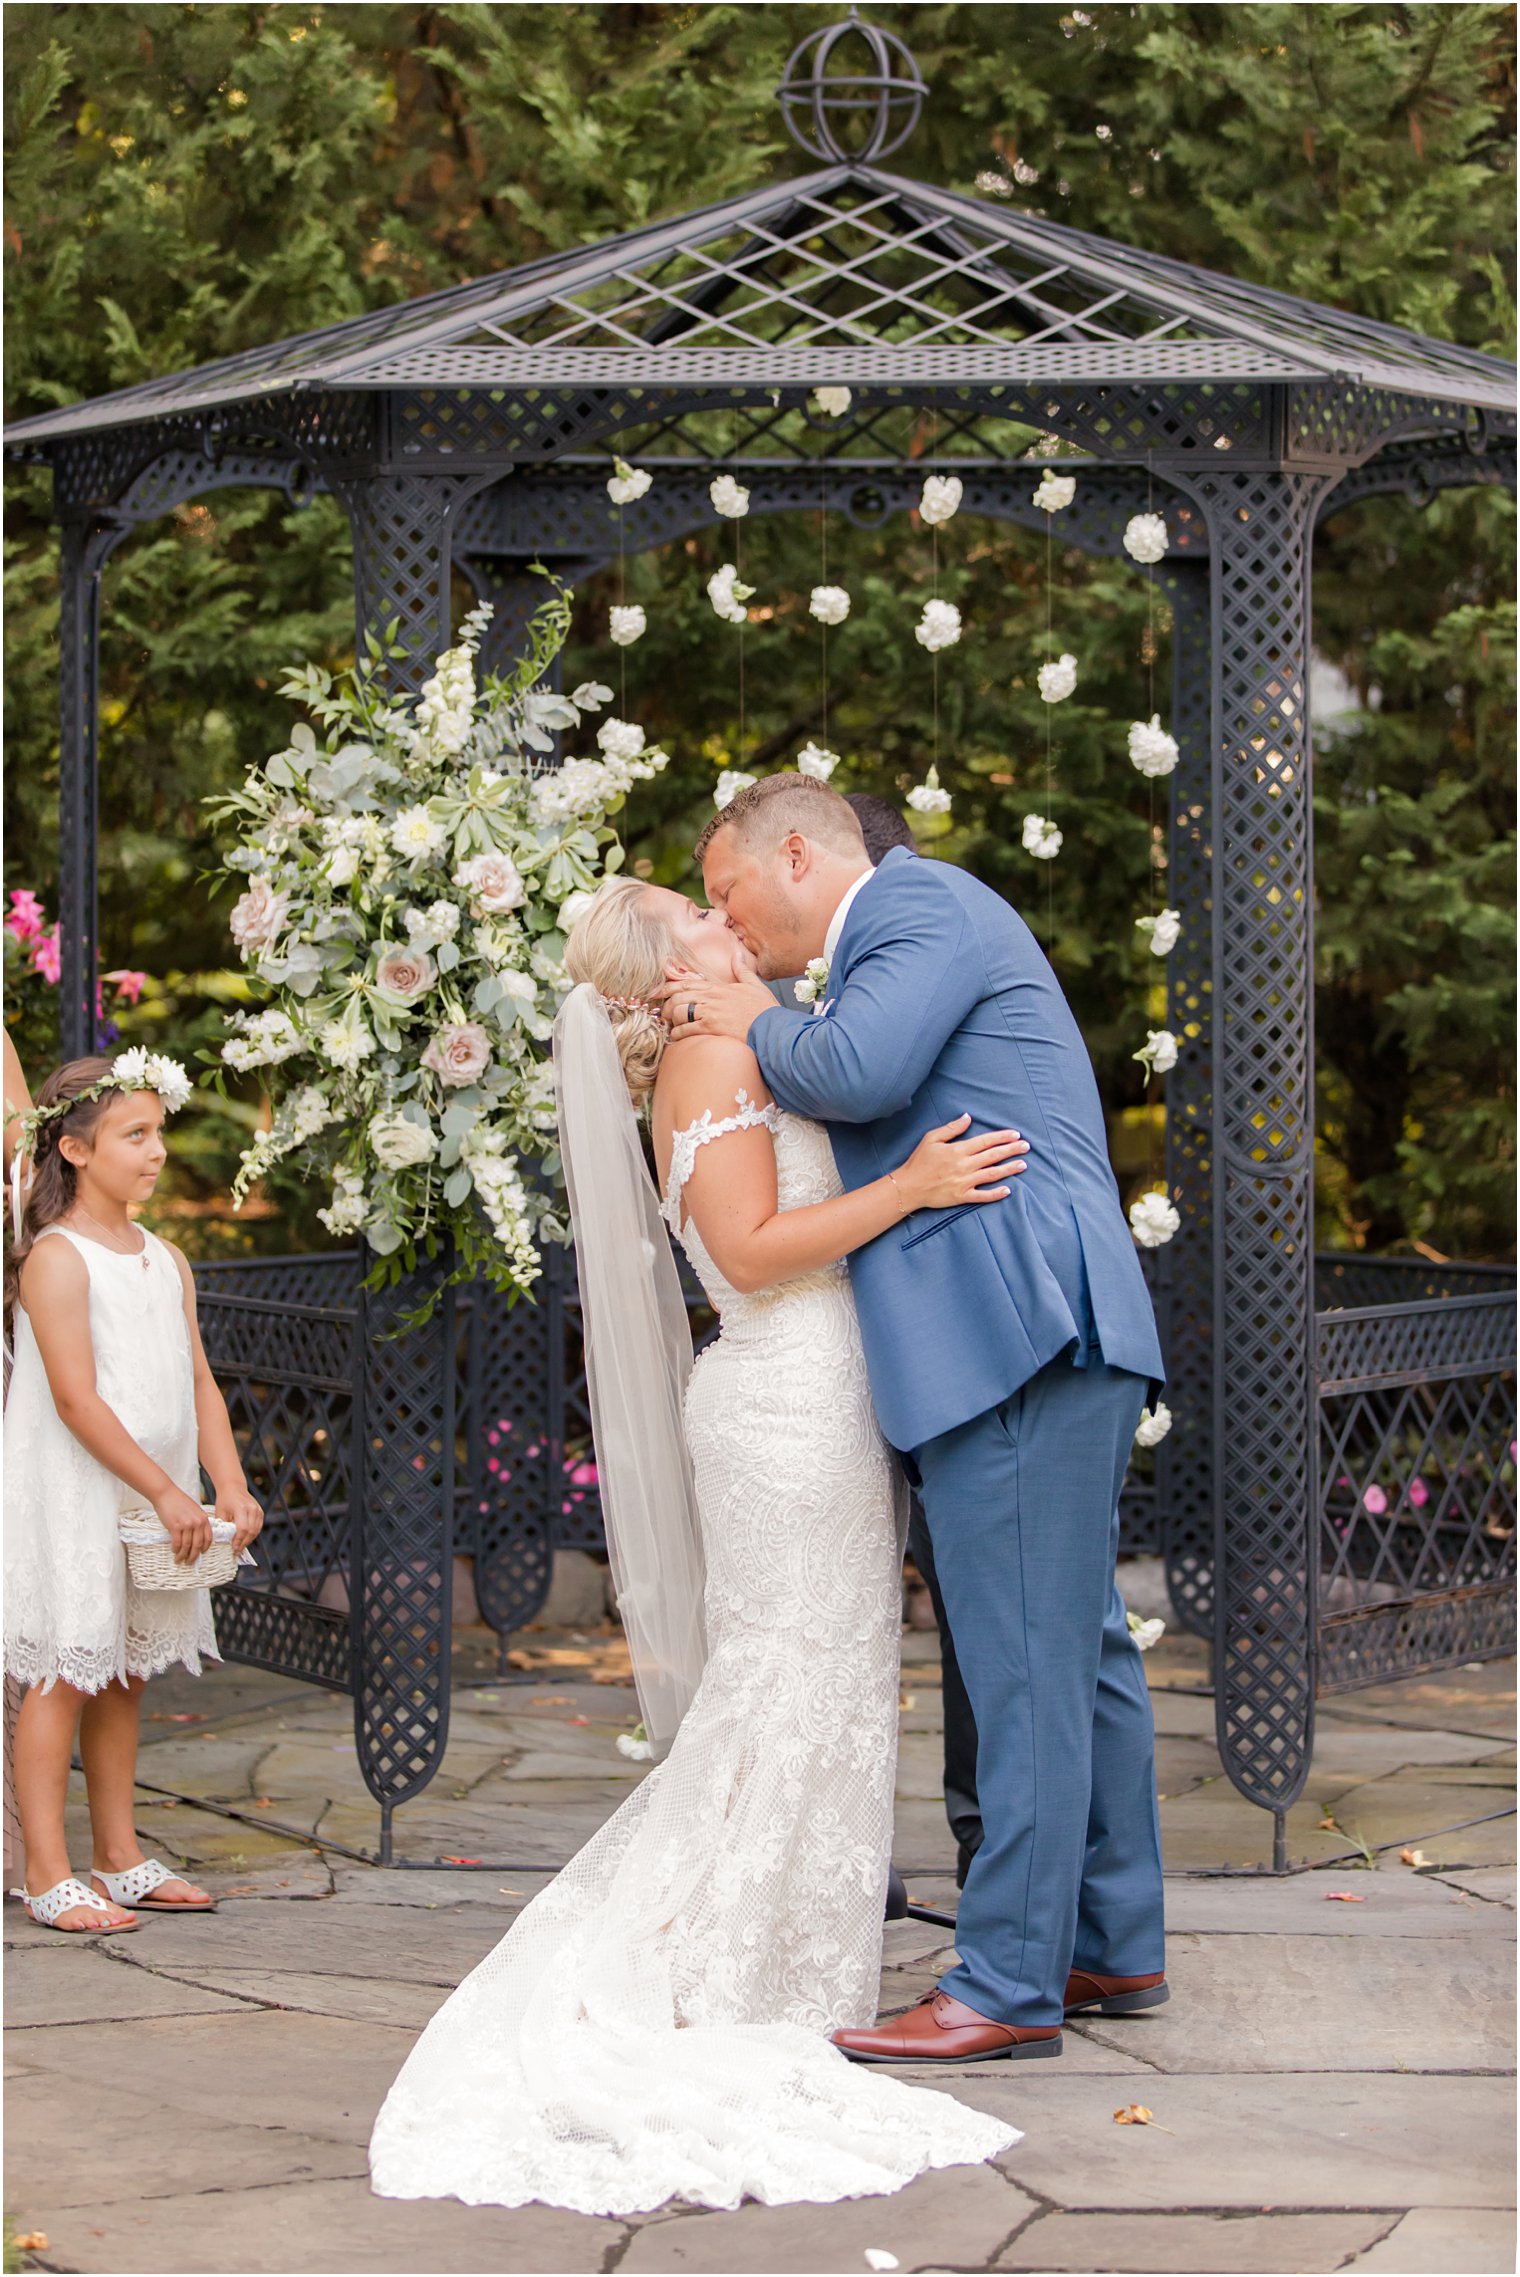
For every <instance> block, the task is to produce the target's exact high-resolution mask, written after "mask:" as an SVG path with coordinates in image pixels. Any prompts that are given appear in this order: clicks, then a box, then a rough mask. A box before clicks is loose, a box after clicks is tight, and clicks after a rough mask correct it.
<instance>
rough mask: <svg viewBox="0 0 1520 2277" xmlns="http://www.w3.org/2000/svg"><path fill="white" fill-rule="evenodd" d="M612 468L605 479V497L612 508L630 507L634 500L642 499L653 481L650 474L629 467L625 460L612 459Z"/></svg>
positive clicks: (640, 468) (640, 469) (643, 470)
mask: <svg viewBox="0 0 1520 2277" xmlns="http://www.w3.org/2000/svg"><path fill="white" fill-rule="evenodd" d="M612 467H613V471H612V473H611V474H610V475H609V476H608V477H607V496H608V497H609V498H610V499H611V500H612V503H613V505H614V506H631V505H632V504H633V502H634V500H635V499H636V498H642V497H643V495H644V493H645V491H646V490H647V489H648V488H649V486H650V484H651V483H652V482H653V481H654V476H653V475H652V474H649V473H646V471H645V469H644V468H643V467H641V466H640V467H632V466H630V465H629V464H628V462H627V460H626V459H614V460H613V462H612Z"/></svg>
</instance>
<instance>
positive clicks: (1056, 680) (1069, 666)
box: [1039, 655, 1077, 704]
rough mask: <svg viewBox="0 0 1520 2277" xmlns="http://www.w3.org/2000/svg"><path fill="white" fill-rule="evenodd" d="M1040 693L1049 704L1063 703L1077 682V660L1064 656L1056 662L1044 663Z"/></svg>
mask: <svg viewBox="0 0 1520 2277" xmlns="http://www.w3.org/2000/svg"><path fill="white" fill-rule="evenodd" d="M1039 680H1040V694H1041V695H1042V696H1043V697H1044V698H1045V701H1046V703H1047V704H1061V703H1064V702H1065V701H1066V698H1067V697H1068V696H1069V695H1070V694H1071V692H1072V690H1073V689H1074V688H1075V687H1076V684H1077V660H1076V658H1075V657H1074V656H1070V655H1067V656H1062V657H1059V658H1058V659H1057V661H1056V662H1055V663H1054V664H1042V665H1041V666H1040V672H1039Z"/></svg>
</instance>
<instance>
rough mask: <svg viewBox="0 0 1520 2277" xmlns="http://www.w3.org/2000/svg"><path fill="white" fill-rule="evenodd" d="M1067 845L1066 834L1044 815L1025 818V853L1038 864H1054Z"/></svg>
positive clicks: (1030, 815) (1027, 815) (1029, 815)
mask: <svg viewBox="0 0 1520 2277" xmlns="http://www.w3.org/2000/svg"><path fill="white" fill-rule="evenodd" d="M1064 843H1065V833H1064V832H1063V831H1060V830H1058V829H1057V828H1056V826H1055V824H1054V823H1053V822H1051V821H1050V820H1049V819H1048V817H1046V816H1045V815H1043V814H1026V815H1025V817H1024V851H1025V853H1026V854H1033V856H1034V858H1035V860H1036V861H1037V862H1053V861H1054V860H1055V858H1056V856H1057V854H1059V853H1060V851H1061V848H1062V845H1063V844H1064Z"/></svg>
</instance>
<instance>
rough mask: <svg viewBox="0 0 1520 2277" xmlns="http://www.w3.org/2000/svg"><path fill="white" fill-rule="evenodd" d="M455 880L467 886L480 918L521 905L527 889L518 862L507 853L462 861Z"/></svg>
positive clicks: (497, 914)
mask: <svg viewBox="0 0 1520 2277" xmlns="http://www.w3.org/2000/svg"><path fill="white" fill-rule="evenodd" d="M454 883H455V885H461V886H464V887H465V888H466V890H467V891H468V893H469V896H470V906H471V908H472V909H473V910H474V912H475V915H476V916H477V917H480V916H482V915H484V916H487V917H502V916H505V914H506V912H507V911H508V910H509V909H516V908H518V907H519V906H520V904H521V902H522V900H523V898H524V895H525V894H526V892H527V888H526V887H525V886H524V884H523V882H522V879H521V877H520V876H519V874H518V869H517V864H516V863H515V862H513V861H510V860H509V859H508V857H507V856H506V855H505V854H477V855H476V856H475V858H474V860H473V861H469V862H462V863H461V864H460V866H459V868H458V869H457V870H456V871H455V872H454Z"/></svg>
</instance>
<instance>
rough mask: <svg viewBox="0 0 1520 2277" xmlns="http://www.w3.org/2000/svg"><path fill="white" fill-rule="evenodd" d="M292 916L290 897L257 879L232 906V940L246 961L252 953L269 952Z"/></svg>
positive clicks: (267, 882) (266, 880) (266, 882)
mask: <svg viewBox="0 0 1520 2277" xmlns="http://www.w3.org/2000/svg"><path fill="white" fill-rule="evenodd" d="M289 913H290V896H289V894H288V893H276V892H275V889H274V887H273V886H272V885H271V884H270V882H269V880H268V879H267V878H255V879H254V880H253V882H252V884H251V885H250V886H249V888H248V891H247V892H246V893H245V894H242V895H240V896H239V898H238V900H237V901H235V902H234V903H233V905H232V916H231V918H230V919H229V920H228V922H229V924H230V925H231V928H232V938H233V939H234V941H236V943H237V945H238V947H239V948H240V949H241V950H242V952H243V955H244V956H245V957H246V956H247V954H248V952H249V950H250V949H267V948H268V947H269V944H270V943H271V941H273V940H274V939H275V938H276V936H277V935H278V933H279V932H280V929H281V927H282V926H283V925H284V923H285V920H286V918H287V916H288V915H289Z"/></svg>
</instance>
